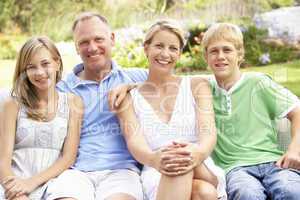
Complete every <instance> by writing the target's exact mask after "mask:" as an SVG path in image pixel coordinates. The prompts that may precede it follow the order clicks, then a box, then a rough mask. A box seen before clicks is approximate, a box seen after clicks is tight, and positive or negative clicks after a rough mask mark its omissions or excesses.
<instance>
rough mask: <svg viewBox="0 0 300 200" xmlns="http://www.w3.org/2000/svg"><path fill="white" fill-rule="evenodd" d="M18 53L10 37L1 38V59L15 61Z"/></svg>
mask: <svg viewBox="0 0 300 200" xmlns="http://www.w3.org/2000/svg"><path fill="white" fill-rule="evenodd" d="M16 54H17V51H16V49H15V47H14V46H13V44H12V41H11V39H10V38H8V37H0V59H13V58H15V56H16Z"/></svg>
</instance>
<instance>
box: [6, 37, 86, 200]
mask: <svg viewBox="0 0 300 200" xmlns="http://www.w3.org/2000/svg"><path fill="white" fill-rule="evenodd" d="M62 69H63V66H62V60H61V56H60V54H59V52H58V50H57V48H56V47H55V45H54V44H53V42H52V41H51V40H49V39H48V38H47V37H33V38H31V39H29V40H28V41H27V42H26V43H25V44H24V45H23V47H22V48H21V50H20V52H19V55H18V58H17V64H16V68H15V73H14V78H13V89H12V93H11V97H10V98H9V99H8V100H7V101H6V102H4V105H3V113H2V116H3V120H1V122H2V124H1V135H0V141H1V145H0V180H1V185H2V188H1V187H0V199H4V198H7V199H9V200H11V199H13V200H28V199H47V198H51V197H49V194H47V191H46V188H47V186H48V185H49V184H53V182H54V181H53V178H54V177H56V176H57V175H59V174H60V173H62V172H63V171H64V170H65V169H68V168H69V167H70V166H71V165H72V164H73V162H74V161H75V159H76V154H77V147H78V142H79V136H80V133H79V132H80V126H81V119H82V110H83V104H82V101H81V99H80V98H79V97H77V96H74V95H71V94H65V93H60V92H58V91H57V90H56V89H55V85H56V83H57V82H58V81H59V80H60V78H61V75H62Z"/></svg>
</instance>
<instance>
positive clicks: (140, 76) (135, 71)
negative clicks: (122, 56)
mask: <svg viewBox="0 0 300 200" xmlns="http://www.w3.org/2000/svg"><path fill="white" fill-rule="evenodd" d="M124 70H125V71H126V74H127V75H128V76H129V78H130V79H131V80H132V81H133V82H135V83H137V82H144V81H145V80H146V79H147V77H148V74H149V73H148V70H147V69H141V68H127V69H124Z"/></svg>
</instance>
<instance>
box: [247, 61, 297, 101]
mask: <svg viewBox="0 0 300 200" xmlns="http://www.w3.org/2000/svg"><path fill="white" fill-rule="evenodd" d="M243 71H257V72H262V73H266V74H268V75H270V76H271V77H272V78H273V80H275V81H276V82H278V83H280V84H282V85H283V86H285V87H286V88H288V89H289V90H290V91H292V92H293V93H294V94H296V95H297V96H298V97H300V60H296V61H293V62H288V63H283V64H273V65H268V66H261V67H250V68H246V69H243Z"/></svg>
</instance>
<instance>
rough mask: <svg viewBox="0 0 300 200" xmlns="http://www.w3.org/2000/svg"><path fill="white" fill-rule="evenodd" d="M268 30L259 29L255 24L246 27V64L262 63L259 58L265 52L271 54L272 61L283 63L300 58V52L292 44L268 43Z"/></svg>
mask: <svg viewBox="0 0 300 200" xmlns="http://www.w3.org/2000/svg"><path fill="white" fill-rule="evenodd" d="M267 34H268V32H267V30H265V29H258V28H256V27H255V26H254V25H251V26H249V27H248V28H245V31H244V33H243V35H244V45H245V64H246V65H261V64H262V63H261V62H260V60H259V58H260V57H261V56H262V55H263V54H269V55H270V63H269V64H272V63H281V62H287V61H291V60H295V59H298V58H299V54H298V53H297V52H296V50H295V49H294V48H293V47H291V46H290V45H287V44H283V45H274V44H272V43H266V42H265V39H266V38H267Z"/></svg>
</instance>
